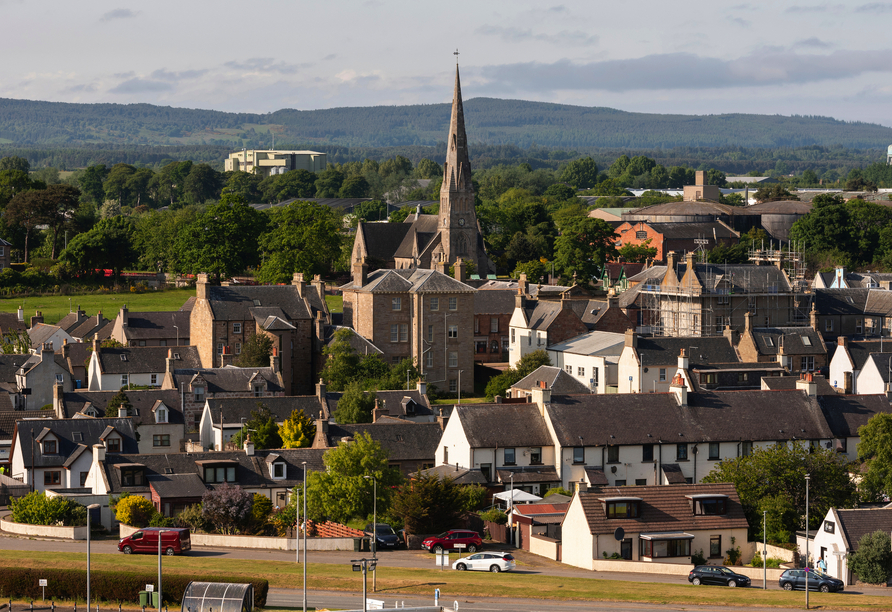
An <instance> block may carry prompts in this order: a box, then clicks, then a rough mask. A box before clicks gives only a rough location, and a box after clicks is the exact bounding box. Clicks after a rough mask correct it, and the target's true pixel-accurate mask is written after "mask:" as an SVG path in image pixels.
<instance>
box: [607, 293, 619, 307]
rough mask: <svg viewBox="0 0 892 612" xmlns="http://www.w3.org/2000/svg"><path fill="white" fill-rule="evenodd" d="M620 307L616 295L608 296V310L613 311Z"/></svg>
mask: <svg viewBox="0 0 892 612" xmlns="http://www.w3.org/2000/svg"><path fill="white" fill-rule="evenodd" d="M618 306H619V298H618V297H616V294H615V293H614V294H612V295H608V296H607V310H611V309H614V308H617V307H618Z"/></svg>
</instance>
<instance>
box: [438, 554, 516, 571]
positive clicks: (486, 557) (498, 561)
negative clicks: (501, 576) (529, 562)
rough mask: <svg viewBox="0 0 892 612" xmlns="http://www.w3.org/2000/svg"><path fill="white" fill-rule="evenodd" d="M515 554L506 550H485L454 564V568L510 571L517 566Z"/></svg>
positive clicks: (461, 569)
mask: <svg viewBox="0 0 892 612" xmlns="http://www.w3.org/2000/svg"><path fill="white" fill-rule="evenodd" d="M515 566H516V564H515V562H514V556H513V555H511V553H506V552H485V553H477V554H475V555H469V556H467V557H464V558H462V559H459V560H458V561H456V562H455V563H453V564H452V569H456V570H458V571H460V572H463V571H465V570H481V571H484V572H493V573H495V574H498V573H499V572H510V571H512V570H513V569H514V568H515Z"/></svg>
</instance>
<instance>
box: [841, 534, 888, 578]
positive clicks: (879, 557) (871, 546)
mask: <svg viewBox="0 0 892 612" xmlns="http://www.w3.org/2000/svg"><path fill="white" fill-rule="evenodd" d="M890 548H892V540H890V537H889V534H888V533H886V532H885V531H874V532H873V533H866V534H864V535H863V536H862V537H861V540H859V541H858V550H856V551H855V552H853V553H851V554H850V555H849V557H848V558H849V569H851V570H852V571H853V572H855V573H856V574H858V579H859V580H860V581H861V582H866V583H868V584H886V580H888V578H889V575H890V574H892V550H890Z"/></svg>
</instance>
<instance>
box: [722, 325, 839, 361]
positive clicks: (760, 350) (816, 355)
mask: <svg viewBox="0 0 892 612" xmlns="http://www.w3.org/2000/svg"><path fill="white" fill-rule="evenodd" d="M751 321H752V315H751V314H749V313H747V315H746V317H745V324H744V330H743V333H742V334H741V335H740V341H739V342H738V343H737V352H738V353H739V354H740V358H741V360H742V361H747V362H751V363H752V362H771V361H773V362H775V363H779V364H780V365H782V366H783V367H784V368H785V369H786V370H787V371H788V372H816V371H820V370H821V369H822V368H824V367H826V366H827V346H826V345H825V344H824V339H823V338H822V337H821V334H820V333H818V331H817V330H815V329H813V328H811V327H755V328H754V327H751Z"/></svg>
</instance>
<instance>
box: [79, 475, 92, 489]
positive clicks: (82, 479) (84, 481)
mask: <svg viewBox="0 0 892 612" xmlns="http://www.w3.org/2000/svg"><path fill="white" fill-rule="evenodd" d="M89 475H90V472H81V480H80V482H81V485H80V486H82V487H85V486H87V476H89Z"/></svg>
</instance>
